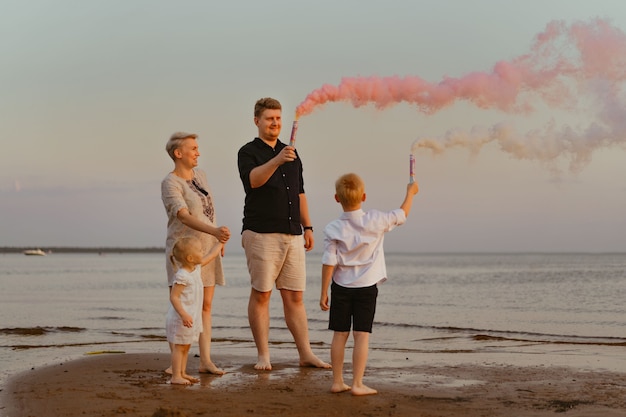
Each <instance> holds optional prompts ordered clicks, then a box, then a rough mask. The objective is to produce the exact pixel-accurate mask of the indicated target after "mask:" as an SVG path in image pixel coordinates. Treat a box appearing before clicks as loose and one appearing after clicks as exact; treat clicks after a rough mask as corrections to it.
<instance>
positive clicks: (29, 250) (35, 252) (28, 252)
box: [24, 249, 46, 256]
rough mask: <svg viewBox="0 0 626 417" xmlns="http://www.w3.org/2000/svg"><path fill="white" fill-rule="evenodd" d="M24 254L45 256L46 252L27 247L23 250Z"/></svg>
mask: <svg viewBox="0 0 626 417" xmlns="http://www.w3.org/2000/svg"><path fill="white" fill-rule="evenodd" d="M24 255H31V256H33V255H34V256H46V252H44V251H42V250H41V249H27V250H25V251H24Z"/></svg>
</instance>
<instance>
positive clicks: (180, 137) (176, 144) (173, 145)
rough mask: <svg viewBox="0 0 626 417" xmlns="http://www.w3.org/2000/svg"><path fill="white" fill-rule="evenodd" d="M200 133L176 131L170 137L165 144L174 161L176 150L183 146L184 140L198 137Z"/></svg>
mask: <svg viewBox="0 0 626 417" xmlns="http://www.w3.org/2000/svg"><path fill="white" fill-rule="evenodd" d="M197 137H198V135H196V134H195V133H187V132H174V133H172V136H170V139H169V140H168V141H167V143H166V144H165V151H166V152H167V154H168V155H169V156H170V158H172V161H176V157H175V156H174V151H175V150H176V149H178V148H180V147H181V145H182V144H183V142H184V141H185V140H187V139H196V138H197Z"/></svg>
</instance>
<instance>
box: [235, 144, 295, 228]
mask: <svg viewBox="0 0 626 417" xmlns="http://www.w3.org/2000/svg"><path fill="white" fill-rule="evenodd" d="M285 146H287V145H285V144H284V143H282V142H281V141H280V140H277V141H276V146H275V147H274V148H272V147H271V146H269V145H268V144H267V143H265V142H263V141H262V140H261V139H260V138H255V139H254V140H253V141H252V142H248V143H246V144H245V145H244V146H242V147H241V149H239V153H238V154H237V165H238V166H239V177H240V178H241V182H242V183H243V188H244V190H245V192H246V201H245V205H244V208H243V228H242V231H243V230H252V231H254V232H257V233H286V234H291V235H301V234H302V227H301V224H300V194H303V193H304V181H303V177H302V161H301V160H300V158H299V157H298V158H296V159H295V160H294V161H292V162H287V163H284V164H283V165H281V166H279V167H278V169H276V171H275V172H274V174H272V176H271V177H270V178H269V180H267V182H266V183H265V184H263V185H262V186H260V187H258V188H252V187H251V186H250V171H252V170H253V169H254V168H256V167H257V166H259V165H263V164H264V163H266V162H267V161H269V160H270V159H272V158H273V157H275V156H276V155H278V153H280V151H281V149H283V148H284V147H285ZM296 155H297V152H296Z"/></svg>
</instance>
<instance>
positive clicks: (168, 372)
mask: <svg viewBox="0 0 626 417" xmlns="http://www.w3.org/2000/svg"><path fill="white" fill-rule="evenodd" d="M163 372H165V373H166V374H168V375H172V366H171V365H170V366H169V368H167V369H166V370H164V371H163Z"/></svg>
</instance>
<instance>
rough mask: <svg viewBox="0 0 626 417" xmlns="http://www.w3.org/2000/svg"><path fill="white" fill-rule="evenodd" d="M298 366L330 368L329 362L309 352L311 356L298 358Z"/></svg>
mask: <svg viewBox="0 0 626 417" xmlns="http://www.w3.org/2000/svg"><path fill="white" fill-rule="evenodd" d="M300 366H302V367H309V368H323V369H330V368H332V366H331V364H329V363H326V362H324V361H323V360H321V359H320V358H318V357H317V356H315V355H313V354H311V356H309V357H307V358H300Z"/></svg>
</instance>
